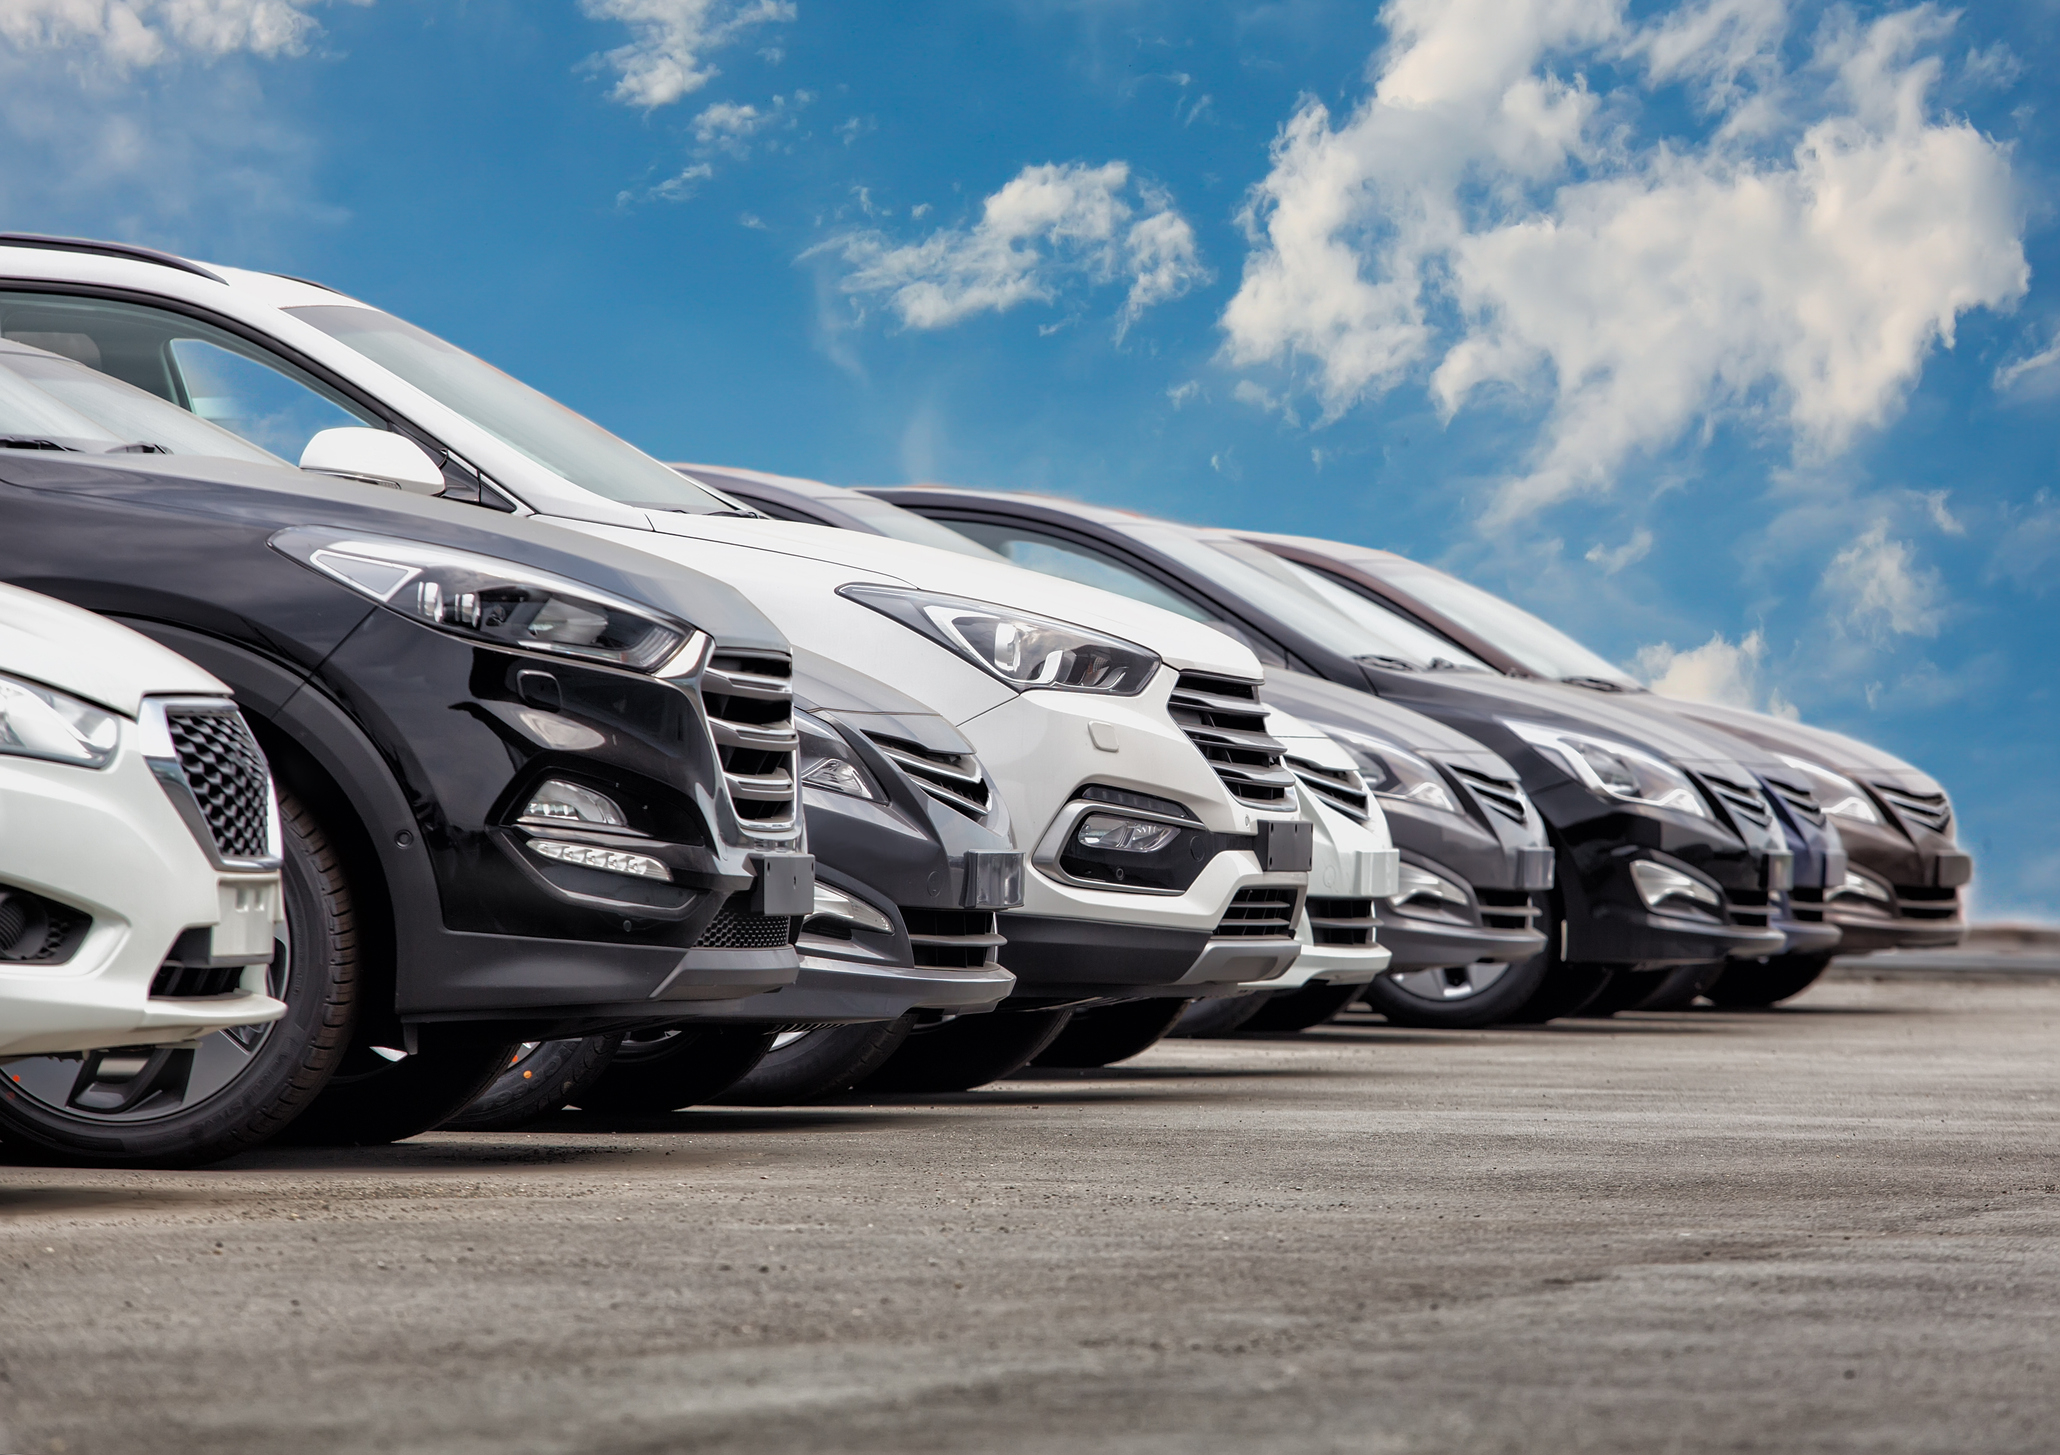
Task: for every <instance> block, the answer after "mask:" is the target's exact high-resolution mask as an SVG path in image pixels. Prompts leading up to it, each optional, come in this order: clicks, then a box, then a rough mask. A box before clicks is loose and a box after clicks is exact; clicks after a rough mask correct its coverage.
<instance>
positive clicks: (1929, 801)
mask: <svg viewBox="0 0 2060 1455" xmlns="http://www.w3.org/2000/svg"><path fill="white" fill-rule="evenodd" d="M1874 787H1875V788H1876V789H1877V790H1878V791H1879V792H1880V794H1881V796H1882V797H1883V798H1885V799H1887V800H1888V806H1889V807H1890V808H1892V809H1894V810H1895V811H1896V812H1897V813H1898V814H1900V815H1902V816H1903V817H1904V818H1906V819H1908V820H1909V821H1910V822H1911V823H1914V824H1916V825H1918V826H1919V827H1921V828H1927V829H1930V830H1931V831H1932V832H1933V833H1935V834H1942V833H1944V832H1945V831H1946V826H1947V825H1948V824H1950V823H1951V822H1952V821H1953V807H1952V805H1951V804H1950V803H1948V802H1946V796H1945V795H1944V794H1943V793H1912V792H1910V791H1909V790H1908V789H1906V788H1891V787H1889V786H1888V785H1887V784H1885V783H1877V784H1875V785H1874Z"/></svg>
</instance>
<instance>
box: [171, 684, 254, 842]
mask: <svg viewBox="0 0 2060 1455" xmlns="http://www.w3.org/2000/svg"><path fill="white" fill-rule="evenodd" d="M165 727H166V728H167V729H168V730H169V731H170V733H171V738H172V751H173V752H174V753H176V754H177V755H178V758H179V768H180V771H181V772H183V773H184V774H185V775H186V786H187V787H188V788H190V789H191V790H192V791H193V798H194V801H195V802H197V803H198V804H199V805H200V813H201V817H202V818H204V819H206V820H207V828H208V833H209V834H210V835H212V836H213V838H214V841H215V852H216V853H217V854H219V855H221V857H222V858H224V859H262V858H264V857H265V856H266V855H267V854H268V853H269V852H270V851H271V839H272V836H271V830H270V821H271V793H270V789H271V773H270V770H269V769H268V768H267V767H266V766H265V755H264V753H263V752H262V751H261V750H260V749H259V747H258V745H257V739H256V738H254V737H252V736H251V735H250V728H249V727H248V726H247V725H246V724H245V723H244V721H243V714H241V713H239V712H238V711H236V709H235V708H233V707H225V708H221V709H209V708H185V707H175V708H171V709H169V710H168V711H167V712H166V713H165Z"/></svg>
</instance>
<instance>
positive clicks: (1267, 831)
mask: <svg viewBox="0 0 2060 1455" xmlns="http://www.w3.org/2000/svg"><path fill="white" fill-rule="evenodd" d="M1315 864H1316V827H1315V825H1313V824H1311V823H1310V822H1309V821H1308V820H1306V819H1295V820H1293V821H1292V822H1289V821H1287V820H1283V819H1262V820H1260V823H1259V867H1260V868H1261V869H1263V870H1265V871H1266V872H1267V873H1268V874H1306V873H1308V872H1309V871H1310V869H1312V868H1314V867H1315Z"/></svg>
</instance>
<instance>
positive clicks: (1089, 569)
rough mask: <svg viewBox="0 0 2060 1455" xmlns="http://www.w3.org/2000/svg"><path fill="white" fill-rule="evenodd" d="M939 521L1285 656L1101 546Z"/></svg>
mask: <svg viewBox="0 0 2060 1455" xmlns="http://www.w3.org/2000/svg"><path fill="white" fill-rule="evenodd" d="M945 524H947V525H949V526H950V527H951V528H952V529H953V530H955V531H957V532H959V533H960V534H961V535H964V536H969V537H971V538H972V539H973V540H976V541H978V542H979V543H980V544H981V545H983V546H985V547H987V549H988V550H990V551H993V552H995V553H996V554H997V555H1001V556H1006V557H1007V558H1008V559H1009V560H1010V561H1012V562H1014V563H1015V564H1016V565H1018V566H1021V567H1023V568H1024V569H1025V570H1027V571H1042V572H1043V573H1044V574H1045V575H1047V576H1061V577H1064V578H1065V579H1066V580H1068V581H1078V582H1079V583H1080V584H1081V585H1083V586H1099V587H1100V588H1101V589H1102V590H1104V591H1113V592H1115V593H1116V594H1117V595H1118V596H1127V597H1129V598H1130V599H1131V600H1132V601H1142V602H1144V603H1145V604H1146V605H1148V606H1157V607H1162V608H1164V609H1165V610H1167V611H1171V612H1177V613H1178V614H1179V615H1181V616H1184V617H1187V618H1188V619H1190V620H1192V621H1201V622H1207V623H1208V624H1209V625H1210V626H1213V627H1215V628H1216V629H1217V630H1218V631H1220V632H1224V633H1226V634H1227V635H1229V636H1233V637H1236V638H1237V639H1238V640H1239V641H1241V642H1243V643H1244V644H1245V645H1246V646H1248V647H1250V648H1251V649H1252V652H1253V654H1254V655H1256V656H1257V657H1258V658H1259V660H1260V661H1262V662H1265V663H1266V664H1267V665H1268V666H1273V667H1282V666H1286V665H1287V659H1286V657H1285V656H1283V655H1282V654H1281V653H1280V651H1279V650H1277V649H1275V648H1273V647H1271V646H1269V645H1267V644H1265V643H1262V642H1260V641H1258V640H1257V639H1255V638H1254V637H1253V636H1252V634H1251V633H1250V632H1248V631H1245V630H1243V629H1242V628H1240V627H1236V626H1233V625H1232V624H1230V623H1229V622H1227V621H1223V620H1221V619H1220V618H1218V617H1217V616H1215V615H1214V614H1213V613H1211V612H1209V611H1206V610H1204V609H1203V608H1202V607H1199V606H1197V605H1196V604H1195V603H1194V602H1192V601H1189V600H1188V599H1187V598H1186V597H1184V596H1180V595H1177V594H1176V593H1174V592H1172V591H1169V590H1167V589H1166V588H1165V587H1164V586H1161V585H1160V584H1159V583H1158V582H1156V581H1154V580H1152V578H1151V577H1149V576H1147V575H1145V574H1144V572H1142V571H1140V570H1138V569H1137V568H1136V567H1135V566H1132V565H1129V564H1128V563H1126V562H1124V561H1120V560H1118V559H1117V558H1116V557H1115V556H1113V555H1110V554H1109V553H1108V552H1106V551H1098V550H1096V549H1095V548H1094V547H1092V546H1087V545H1082V544H1081V543H1080V542H1078V541H1070V540H1067V539H1065V538H1064V537H1062V536H1055V535H1047V534H1046V533H1045V532H1043V531H1037V530H1026V529H1024V528H1023V527H1021V526H1014V525H990V524H987V523H986V522H984V521H969V520H953V521H946V522H945Z"/></svg>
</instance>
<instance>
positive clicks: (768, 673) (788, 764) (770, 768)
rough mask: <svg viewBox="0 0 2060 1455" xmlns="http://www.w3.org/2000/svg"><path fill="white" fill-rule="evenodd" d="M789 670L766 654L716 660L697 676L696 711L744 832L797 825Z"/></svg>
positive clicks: (796, 744)
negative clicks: (705, 724)
mask: <svg viewBox="0 0 2060 1455" xmlns="http://www.w3.org/2000/svg"><path fill="white" fill-rule="evenodd" d="M792 672H793V666H792V664H791V663H789V662H788V661H786V660H785V659H784V658H781V657H775V656H770V655H767V654H764V653H741V652H717V653H715V654H714V656H712V657H711V658H710V659H709V662H708V665H707V666H706V667H704V668H703V669H702V671H701V683H700V685H701V705H702V709H703V711H704V712H706V714H707V716H708V732H709V736H710V737H712V738H713V739H714V740H715V747H716V756H717V757H718V758H719V759H720V760H721V763H722V770H723V775H722V776H723V782H724V784H725V785H726V786H727V787H728V789H729V797H730V806H731V808H733V809H734V810H735V811H736V814H737V817H738V818H739V819H740V820H742V821H743V823H744V827H745V828H746V829H747V830H748V831H753V832H764V833H784V832H786V831H787V830H790V829H792V828H793V827H794V826H795V824H796V821H797V820H796V813H797V806H798V804H799V794H798V791H797V787H796V783H795V759H796V756H797V755H798V753H799V751H800V746H801V737H800V734H799V733H797V732H796V731H795V729H794V711H793V702H794V689H793V686H792V683H791V682H790V680H789V678H790V677H791V675H792Z"/></svg>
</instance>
